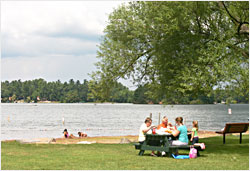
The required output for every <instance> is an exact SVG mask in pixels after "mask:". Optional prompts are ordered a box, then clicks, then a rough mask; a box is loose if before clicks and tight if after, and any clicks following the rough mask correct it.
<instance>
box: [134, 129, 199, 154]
mask: <svg viewBox="0 0 250 171" xmlns="http://www.w3.org/2000/svg"><path fill="white" fill-rule="evenodd" d="M189 134H190V133H189ZM175 139H176V137H174V136H173V135H172V134H163V135H159V134H146V139H145V141H144V142H143V143H142V144H140V143H136V144H135V149H137V150H140V151H139V155H140V156H142V155H143V154H144V152H145V150H151V151H160V152H163V151H164V152H165V153H166V155H167V156H169V157H170V156H171V155H172V153H174V152H176V151H177V150H178V149H184V150H189V149H190V145H181V146H173V145H171V144H170V142H169V141H170V140H175ZM194 148H196V149H197V156H200V154H199V151H200V150H201V148H200V147H198V146H197V147H196V146H194Z"/></svg>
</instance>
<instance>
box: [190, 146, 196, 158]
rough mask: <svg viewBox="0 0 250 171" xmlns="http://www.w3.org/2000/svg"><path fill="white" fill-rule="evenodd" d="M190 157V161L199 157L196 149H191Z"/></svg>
mask: <svg viewBox="0 0 250 171" xmlns="http://www.w3.org/2000/svg"><path fill="white" fill-rule="evenodd" d="M189 157H190V159H194V158H196V157H197V150H196V149H195V148H194V147H190V152H189Z"/></svg>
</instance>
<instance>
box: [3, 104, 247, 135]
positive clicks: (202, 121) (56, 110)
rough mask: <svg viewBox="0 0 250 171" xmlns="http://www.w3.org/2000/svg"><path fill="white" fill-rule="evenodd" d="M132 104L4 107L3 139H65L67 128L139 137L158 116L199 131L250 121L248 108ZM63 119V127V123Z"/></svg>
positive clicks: (72, 130) (73, 131) (240, 105)
mask: <svg viewBox="0 0 250 171" xmlns="http://www.w3.org/2000/svg"><path fill="white" fill-rule="evenodd" d="M230 107H231V109H232V115H229V114H228V106H227V105H175V106H171V105H167V106H163V105H133V104H96V105H95V104H1V108H2V109H1V139H2V140H5V139H27V138H42V137H51V138H58V137H62V135H63V134H62V132H63V130H64V129H65V128H67V129H68V132H69V133H70V134H71V133H72V134H74V135H75V136H77V132H78V131H82V132H86V133H87V134H88V136H118V135H138V132H139V127H140V125H141V124H142V123H143V122H144V120H145V118H146V117H148V116H149V115H150V113H152V114H153V117H152V118H153V125H158V120H159V113H160V114H161V117H163V116H164V115H166V116H167V117H168V118H169V122H171V123H175V122H174V120H175V118H176V117H178V116H182V117H183V118H184V121H185V124H186V125H187V127H188V128H191V127H192V121H193V120H198V121H199V128H200V130H210V131H216V130H220V129H222V128H223V127H224V125H225V123H226V122H248V118H249V105H248V104H237V105H231V106H230ZM63 120H64V124H63Z"/></svg>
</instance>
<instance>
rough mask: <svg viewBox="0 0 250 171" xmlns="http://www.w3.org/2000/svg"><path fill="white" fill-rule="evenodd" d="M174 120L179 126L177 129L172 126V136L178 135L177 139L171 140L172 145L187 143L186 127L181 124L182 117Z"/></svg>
mask: <svg viewBox="0 0 250 171" xmlns="http://www.w3.org/2000/svg"><path fill="white" fill-rule="evenodd" d="M175 122H176V124H177V125H178V126H179V127H178V128H177V129H175V128H174V130H173V132H172V134H173V136H174V137H177V136H178V135H179V139H178V140H173V141H172V142H171V143H172V145H188V134H187V127H186V126H185V125H183V118H182V117H177V118H176V119H175Z"/></svg>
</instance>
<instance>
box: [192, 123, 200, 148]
mask: <svg viewBox="0 0 250 171" xmlns="http://www.w3.org/2000/svg"><path fill="white" fill-rule="evenodd" d="M190 141H192V145H194V144H195V143H198V141H199V137H198V121H193V128H192V136H191V139H190Z"/></svg>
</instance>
